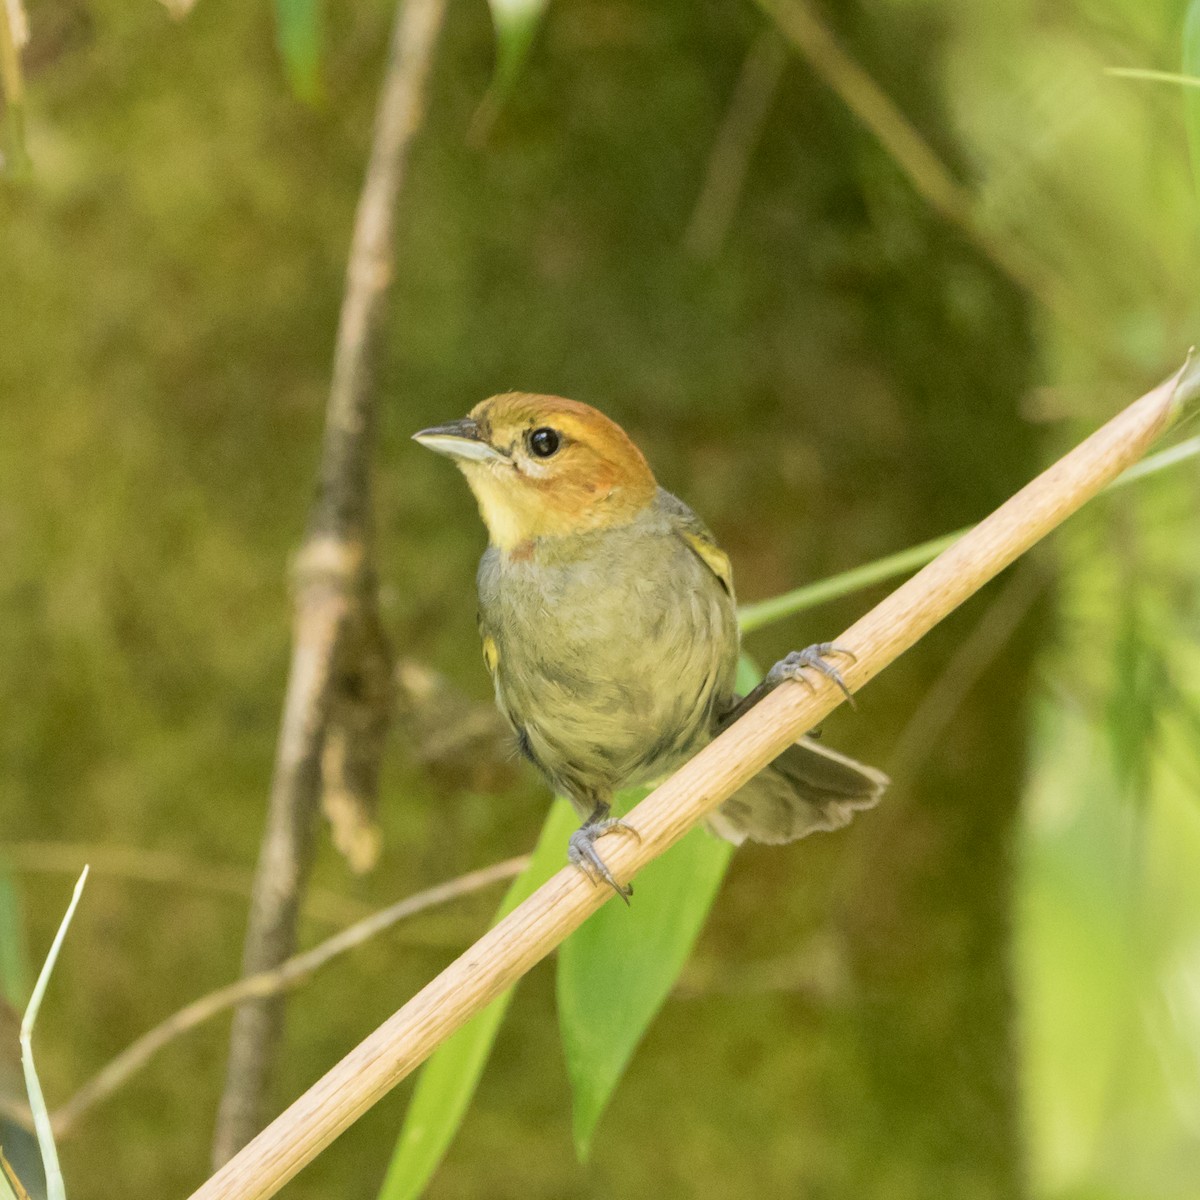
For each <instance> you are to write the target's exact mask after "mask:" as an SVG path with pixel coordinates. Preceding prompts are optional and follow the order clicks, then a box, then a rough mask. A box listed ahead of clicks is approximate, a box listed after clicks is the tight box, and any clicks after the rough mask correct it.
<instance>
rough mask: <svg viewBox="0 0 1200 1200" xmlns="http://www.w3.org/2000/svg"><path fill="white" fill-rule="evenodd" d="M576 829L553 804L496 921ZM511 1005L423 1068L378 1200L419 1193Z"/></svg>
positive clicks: (562, 858)
mask: <svg viewBox="0 0 1200 1200" xmlns="http://www.w3.org/2000/svg"><path fill="white" fill-rule="evenodd" d="M578 824H579V818H578V817H577V816H576V814H575V810H574V809H573V808H572V807H571V806H570V804H568V803H567V801H566V800H556V801H555V802H554V806H553V807H552V808H551V810H550V814H549V816H548V817H547V818H546V823H545V824H544V825H543V826H542V832H541V835H540V836H539V838H538V843H537V847H536V848H535V849H534V852H533V858H532V859H531V861H530V863H529V866H528V867H526V868H525V870H524V872H523V873H522V874H521V875H519V876H518V877H517V878H516V879H515V880H513V883H512V885H511V887H510V888H509V889H508V894H507V895H506V896H505V897H504V901H503V903H502V904H501V905H500V909H499V911H498V912H497V913H496V920H497V921H498V920H500V918H501V917H503V916H505V915H507V914H508V913H509V912H511V911H512V910H513V909H514V908H516V906H517V905H518V904H520V903H521V901H522V900H524V899H525V898H526V897H527V896H529V895H530V894H531V893H532V892H534V891H536V890H537V888H539V887H540V886H541V885H542V884H543V883H545V882H546V880H547V879H549V878H550V877H551V876H552V875H553V874H554V873H555V872H556V871H557V870H559V868H560V867H562V866H563V864H564V863H565V862H566V853H567V839H568V838H569V837H570V836H571V834H572V833H573V832H574V831H575V829H576V827H577V826H578ZM511 999H512V990H511V989H510V990H509V991H507V992H505V993H504V995H503V996H501V997H500V998H499V999H497V1000H493V1001H492V1003H491V1004H490V1005H489V1006H488V1007H487V1008H486V1009H484V1011H483V1012H481V1013H480V1014H479V1015H478V1016H477V1017H475V1018H474V1019H473V1020H472V1021H470V1022H468V1023H467V1024H466V1025H464V1026H463V1027H462V1028H461V1029H460V1030H459V1031H458V1032H457V1033H456V1034H454V1036H453V1037H451V1038H449V1039H448V1040H447V1041H446V1042H444V1043H443V1044H442V1046H441V1047H439V1049H438V1050H437V1052H436V1053H435V1054H434V1055H433V1056H432V1057H431V1058H430V1059H429V1061H428V1062H427V1063H426V1064H425V1066H424V1068H423V1069H422V1071H421V1075H420V1078H419V1079H418V1080H417V1086H416V1090H415V1091H414V1092H413V1098H412V1101H411V1102H410V1103H409V1106H408V1112H407V1113H405V1115H404V1125H403V1126H402V1128H401V1130H400V1139H399V1141H398V1142H397V1143H396V1149H395V1152H394V1153H393V1154H392V1161H391V1163H390V1164H389V1165H388V1171H387V1175H386V1177H385V1178H384V1182H383V1188H382V1190H381V1191H380V1193H379V1200H413V1198H415V1197H417V1196H420V1195H421V1193H422V1192H423V1191H424V1190H425V1187H426V1185H427V1184H428V1183H429V1180H430V1179H431V1178H432V1177H433V1173H434V1172H435V1171H436V1170H437V1168H438V1164H439V1163H441V1161H442V1158H443V1157H444V1156H445V1153H446V1151H447V1149H449V1146H450V1143H451V1141H453V1139H454V1135H455V1134H456V1133H457V1132H458V1127H459V1126H460V1125H461V1124H462V1120H463V1117H464V1116H465V1115H466V1111H467V1106H468V1105H469V1104H470V1103H471V1097H472V1096H473V1095H474V1094H475V1089H476V1088H477V1087H478V1086H479V1079H480V1077H481V1076H482V1074H483V1068H484V1066H485V1065H486V1064H487V1060H488V1055H489V1054H490V1053H491V1049H492V1043H493V1042H494V1041H495V1040H496V1034H497V1033H498V1032H499V1029H500V1025H501V1023H502V1022H503V1020H504V1014H505V1013H506V1012H507V1011H508V1004H509V1001H510V1000H511Z"/></svg>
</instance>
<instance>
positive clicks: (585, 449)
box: [413, 392, 657, 551]
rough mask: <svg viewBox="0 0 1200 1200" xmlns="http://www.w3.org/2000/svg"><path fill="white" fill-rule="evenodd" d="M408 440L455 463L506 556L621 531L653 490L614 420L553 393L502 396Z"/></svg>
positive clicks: (638, 453) (651, 496) (639, 459)
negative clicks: (544, 542) (545, 543)
mask: <svg viewBox="0 0 1200 1200" xmlns="http://www.w3.org/2000/svg"><path fill="white" fill-rule="evenodd" d="M413 438H414V440H416V441H418V442H420V443H421V445H422V446H426V447H428V448H429V449H430V450H434V451H436V452H437V453H438V454H444V455H446V456H447V457H448V458H452V459H454V461H455V463H456V464H457V465H458V467H459V469H460V470H461V471H462V473H463V474H464V475H465V476H466V477H467V483H468V484H469V485H470V487H471V491H472V492H474V493H475V499H476V500H477V501H478V502H479V511H480V513H481V514H482V516H483V520H484V524H485V525H487V528H488V534H489V536H490V538H491V540H492V543H493V545H496V546H498V547H499V548H500V549H501V550H505V551H511V550H514V549H516V548H517V547H518V546H521V545H523V544H525V543H529V542H532V541H533V540H535V539H537V538H544V537H561V536H564V535H568V534H573V533H583V532H586V531H588V530H593V529H603V528H605V527H608V526H613V525H624V524H628V522H630V521H631V520H633V518H634V517H635V516H637V514H638V513H639V512H641V510H642V509H644V508H645V507H646V505H648V504H649V503H650V501H651V500H653V499H654V494H655V491H656V489H657V485H656V484H655V482H654V476H653V474H651V471H650V468H649V466H647V464H646V460H645V458H643V457H642V452H641V451H640V450H639V449H638V448H637V447H636V446H635V445H634V444H633V442H632V441H630V439H629V436H628V434H626V432H625V431H624V430H623V429H622V428H621V427H620V426H619V425H618V424H616V422H614V421H610V420H609V419H608V418H607V417H606V416H605V415H604V414H603V413H600V412H597V411H596V409H594V408H590V407H589V406H588V405H586V404H580V403H579V402H578V401H575V400H564V399H563V398H562V397H561V396H535V395H530V394H529V393H526V392H506V393H505V394H504V395H501V396H493V397H492V398H491V399H490V400H484V401H483V402H482V403H480V404H477V405H476V406H475V407H474V408H473V409H472V410H471V413H470V415H469V416H468V417H466V418H464V419H463V420H461V421H451V422H450V423H449V424H447V425H436V426H434V427H433V428H432V429H422V430H421V432H420V433H415V434H413Z"/></svg>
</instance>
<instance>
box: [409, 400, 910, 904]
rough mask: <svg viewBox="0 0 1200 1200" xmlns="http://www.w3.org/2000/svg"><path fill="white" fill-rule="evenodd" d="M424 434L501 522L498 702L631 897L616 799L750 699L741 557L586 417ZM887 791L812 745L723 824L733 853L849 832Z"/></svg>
mask: <svg viewBox="0 0 1200 1200" xmlns="http://www.w3.org/2000/svg"><path fill="white" fill-rule="evenodd" d="M415 436H416V438H417V440H418V441H420V442H422V444H424V445H426V446H428V447H429V448H430V449H433V450H436V451H438V452H439V453H443V454H446V455H448V456H449V457H451V458H453V459H454V460H455V462H456V463H457V465H458V466H459V467H460V468H461V470H462V471H463V474H464V475H465V476H466V478H467V482H468V483H469V484H470V486H471V490H472V491H473V492H474V494H475V497H476V499H477V500H478V502H479V507H480V512H481V514H482V516H483V519H484V522H485V524H486V525H487V527H488V533H489V537H490V542H491V544H490V545H489V547H488V549H487V551H486V553H485V554H484V556H483V560H482V561H481V563H480V566H479V579H478V583H479V626H480V632H481V634H482V637H483V647H484V659H485V661H486V662H487V665H488V669H489V670H490V671H491V673H492V677H493V679H494V682H495V689H496V702H497V704H498V705H499V706H500V709H501V710H502V711H503V713H504V715H505V716H506V717H507V718H508V720H509V721H510V722H511V724H512V726H513V729H514V731H515V733H516V735H517V739H518V742H519V744H520V746H521V749H522V751H523V752H524V753H525V754H526V756H527V757H528V758H529V759H530V761H531V762H533V763H534V764H535V765H536V766H537V767H538V768H539V769H540V770H541V772H542V773H543V774H544V775H545V776H546V779H547V780H548V782H549V783H550V785H551V787H553V788H554V789H555V790H556V791H559V792H562V793H563V794H565V795H567V796H569V797H570V799H571V800H572V802H573V803H574V805H575V807H576V808H577V809H578V810H579V812H580V814H581V816H583V817H585V818H587V824H586V825H585V829H584V830H581V834H583V833H584V832H585V831H587V833H588V836H587V837H586V838H584V839H583V841H582V842H579V841H578V839H579V838H580V835H576V838H575V839H572V857H573V861H579V862H581V865H583V866H584V867H585V869H586V868H588V867H589V865H590V867H592V868H595V869H597V870H598V871H599V872H600V873H601V874H603V876H604V877H605V878H607V879H608V880H609V882H610V883H612V884H613V886H614V887H618V885H617V884H616V883H615V881H613V880H612V879H611V877H610V876H608V875H607V871H606V868H604V867H603V863H602V862H601V860H600V859H599V858H598V856H597V855H596V854H595V851H594V848H593V847H592V845H591V843H592V842H593V841H594V840H595V837H596V836H597V834H598V833H602V832H603V830H604V828H605V827H606V824H605V822H604V816H605V811H606V806H607V804H608V803H609V801H610V799H611V797H612V795H613V793H614V792H616V791H618V790H620V789H622V788H626V787H632V786H634V785H637V784H645V783H651V782H653V781H655V780H657V779H660V778H662V777H664V776H666V775H668V774H669V773H670V772H671V771H673V770H674V769H675V768H676V767H678V766H680V765H681V764H682V763H683V762H685V761H686V760H687V759H688V758H690V757H691V756H692V755H693V754H695V753H696V751H697V750H699V749H700V748H701V747H702V746H704V745H705V744H706V743H707V742H709V741H710V740H711V739H712V738H713V737H714V736H715V735H716V733H717V732H718V731H719V728H720V723H721V719H722V717H723V716H725V715H726V714H728V713H729V712H730V710H731V709H732V708H733V707H734V705H735V704H736V703H737V700H738V696H737V695H736V693H735V691H734V680H735V677H736V673H737V660H738V628H737V617H736V612H735V608H734V596H733V579H732V574H731V571H730V567H729V560H728V558H727V557H726V556H725V554H724V553H723V551H722V550H721V549H720V547H718V546H717V544H716V542H715V541H714V539H713V537H712V535H711V534H710V533H709V531H708V530H707V529H706V528H705V526H704V524H703V522H702V521H701V520H700V519H699V518H698V517H697V516H696V515H695V513H693V512H692V510H691V509H690V508H688V506H687V505H686V504H684V503H683V502H682V501H681V500H679V499H677V498H676V497H675V496H672V495H671V494H670V493H669V492H666V491H664V490H663V489H662V488H660V487H658V486H657V484H656V483H655V482H654V476H653V474H652V473H651V471H650V468H649V466H648V465H647V464H646V460H645V459H644V458H643V457H642V454H641V452H640V451H639V450H638V449H637V447H636V446H635V445H634V444H633V442H632V441H630V440H629V438H628V436H627V435H626V434H625V432H624V430H622V429H621V428H620V427H619V426H618V425H616V424H614V423H613V422H612V421H610V420H609V419H608V418H607V417H605V416H603V415H602V414H601V413H599V412H597V411H596V410H595V409H593V408H589V407H588V406H587V405H584V404H579V403H577V402H576V401H572V400H564V399H562V398H560V397H555V396H535V395H529V394H526V393H509V394H507V395H502V396H494V397H492V398H491V399H490V400H485V401H484V402H483V403H482V404H479V405H477V406H476V408H475V409H474V410H473V411H472V413H471V415H470V416H469V417H468V418H466V419H465V420H462V421H456V422H451V423H450V424H449V425H443V426H438V427H437V428H434V429H427V430H423V431H422V432H421V433H419V434H417V435H415ZM809 665H811V660H810V662H809ZM818 665H819V664H818ZM822 669H827V668H822ZM835 677H836V675H835ZM887 782H888V781H887V777H886V776H884V775H883V774H881V773H880V772H879V771H876V770H874V769H873V768H871V767H865V766H863V765H862V764H860V763H856V762H855V761H854V760H853V759H850V758H846V757H845V756H844V755H840V754H838V753H836V751H832V750H829V749H827V748H826V747H824V746H822V745H819V744H818V743H816V742H813V741H812V740H811V739H808V738H802V739H801V740H800V741H799V742H797V743H796V744H795V745H793V746H792V747H790V748H789V749H788V750H786V751H785V752H784V753H783V754H782V755H780V756H779V758H777V759H776V760H775V761H774V762H773V763H772V764H771V765H770V766H769V767H767V768H766V769H765V770H764V771H762V772H760V773H759V774H758V775H757V776H755V778H754V779H752V780H751V781H750V782H749V783H748V784H746V785H745V786H744V787H743V788H742V789H741V790H740V791H738V792H737V793H736V794H735V795H734V796H733V797H732V798H731V799H729V800H728V801H726V803H725V804H724V805H723V806H722V807H721V808H720V809H719V810H718V811H717V813H715V814H714V815H713V817H712V818H711V819H710V825H711V827H712V828H713V829H714V830H715V831H716V832H717V833H719V834H720V835H721V836H722V837H725V838H728V839H729V840H731V841H734V842H741V841H743V840H744V839H745V838H750V839H752V840H754V841H760V842H773V843H775V842H788V841H792V840H794V839H795V838H798V837H803V836H804V835H805V834H807V833H812V832H814V831H816V830H828V829H837V828H840V827H841V826H842V825H845V824H846V823H847V822H848V821H849V820H850V818H851V817H852V815H853V813H854V811H855V810H856V809H860V808H867V807H870V806H871V805H872V804H874V803H875V802H876V801H877V800H878V799H879V796H880V795H881V794H882V792H883V790H884V788H885V787H886V786H887ZM609 824H611V823H609ZM618 890H619V891H622V894H625V890H624V889H621V888H619V887H618Z"/></svg>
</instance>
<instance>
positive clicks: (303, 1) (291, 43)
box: [275, 0, 325, 104]
mask: <svg viewBox="0 0 1200 1200" xmlns="http://www.w3.org/2000/svg"><path fill="white" fill-rule="evenodd" d="M324 32H325V13H324V8H323V4H322V0H275V44H276V45H277V46H278V47H279V55H280V57H281V58H282V59H283V68H284V71H285V72H286V73H287V78H288V83H289V84H290V85H291V88H292V91H293V92H294V93H295V95H296V96H297V97H298V98H299V99H301V100H303V101H304V102H305V103H306V104H316V103H317V102H318V101H319V100H320V99H321V54H322V49H323V43H324Z"/></svg>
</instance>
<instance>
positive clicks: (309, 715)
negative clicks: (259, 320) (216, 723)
mask: <svg viewBox="0 0 1200 1200" xmlns="http://www.w3.org/2000/svg"><path fill="white" fill-rule="evenodd" d="M444 7H445V4H444V0H406V2H405V3H403V4H402V5H401V7H400V9H399V11H398V13H397V16H396V23H395V26H394V29H393V33H392V41H391V49H390V54H389V58H388V64H387V69H386V75H385V78H384V82H383V88H382V91H381V93H380V99H379V107H378V110H377V112H376V118H375V131H374V137H373V141H372V147H371V160H370V163H369V165H368V167H367V175H366V181H365V183H364V185H363V191H362V195H361V196H360V198H359V203H358V211H357V214H356V216H355V225H354V237H353V243H352V245H351V249H350V261H349V265H348V267H347V272H346V294H345V299H344V300H343V303H342V312H341V318H340V320H339V324H338V335H337V346H336V350H335V352H334V363H333V383H332V386H331V389H330V395H329V405H328V408H327V411H326V421H325V438H324V444H323V446H322V452H321V463H320V468H319V475H318V488H317V497H316V501H315V503H314V506H313V510H312V513H311V516H310V520H309V526H308V532H307V534H306V536H305V540H304V544H303V546H302V547H301V549H300V553H299V554H298V556H297V559H296V564H295V571H294V586H295V626H294V641H293V650H292V662H291V670H290V675H289V678H288V687H287V697H286V700H285V703H284V715H283V724H282V728H281V731H280V737H279V746H278V749H277V752H276V760H275V773H274V777H273V779H272V783H271V797H270V803H269V808H268V812H267V827H266V830H265V832H264V834H263V842H262V847H261V850H260V853H259V863H258V871H257V875H256V878H255V889H254V899H253V901H252V903H251V909H250V920H249V927H248V929H247V933H246V945H245V950H244V952H243V956H242V973H243V974H244V975H257V974H259V973H261V972H263V971H270V970H272V969H274V968H275V967H277V966H278V965H279V964H280V963H282V962H283V961H284V960H285V959H286V958H288V956H289V955H290V954H291V953H292V951H293V950H294V949H295V944H296V916H297V913H298V911H299V905H300V898H301V895H302V893H303V891H304V887H305V882H306V879H307V876H308V870H309V865H310V861H311V858H312V849H313V837H314V826H315V822H316V814H317V806H318V802H319V801H320V799H321V798H322V795H325V796H327V797H328V798H329V803H328V806H327V807H329V808H330V809H332V811H333V812H334V813H335V815H339V816H340V817H341V818H342V819H341V823H340V824H339V827H338V830H337V831H336V833H335V837H337V838H338V840H340V841H341V842H342V843H343V845H349V847H350V849H351V854H352V857H353V856H354V855H357V856H358V863H359V865H361V864H362V862H364V861H367V860H369V859H370V857H371V848H372V845H373V840H372V839H373V834H372V832H371V819H370V815H369V814H370V812H371V808H372V799H373V796H372V793H373V792H374V789H375V786H376V783H377V779H378V763H379V755H380V753H381V750H382V741H383V732H384V729H385V726H386V721H387V699H388V684H387V681H388V675H389V658H390V655H389V651H388V648H387V644H386V641H385V639H384V636H383V631H382V628H381V626H380V623H379V616H378V609H377V603H376V580H375V573H374V569H373V566H372V549H373V545H372V544H373V530H372V520H371V486H370V480H371V457H372V448H373V443H374V433H375V405H374V393H373V390H372V387H371V371H372V367H373V365H374V362H375V359H376V351H377V343H378V340H379V333H380V330H381V327H382V324H383V316H384V310H385V306H384V300H385V298H386V294H387V290H388V285H389V283H390V281H391V278H392V274H393V243H394V212H395V207H396V200H397V197H398V195H399V193H400V190H401V186H402V184H403V180H404V173H405V166H406V163H407V159H408V152H409V149H410V148H411V146H412V142H413V139H414V137H415V135H416V133H417V131H418V129H419V128H420V126H421V118H422V115H423V111H424V96H425V87H426V81H427V79H428V76H429V70H430V63H431V60H432V57H433V48H434V43H435V42H436V40H437V34H438V30H439V29H440V27H441V23H442V16H443V12H444ZM345 814H349V817H348V818H347V817H346V816H345ZM364 830H365V831H366V832H365V834H364ZM364 837H365V839H366V840H365V842H364ZM364 846H365V850H364ZM282 1026H283V997H282V996H270V997H265V998H257V999H253V1000H248V1001H246V1002H245V1003H243V1004H242V1005H241V1006H240V1007H239V1008H238V1010H237V1012H236V1014H235V1016H234V1021H233V1030H232V1033H231V1038H230V1048H229V1064H228V1069H227V1073H226V1079H225V1090H224V1093H223V1095H222V1097H221V1106H220V1110H219V1112H218V1115H217V1125H216V1131H215V1133H214V1138H213V1161H214V1162H215V1163H216V1164H218V1165H219V1164H220V1163H223V1162H225V1161H226V1160H227V1159H228V1158H229V1157H230V1156H231V1155H233V1154H234V1153H236V1151H237V1150H238V1149H239V1148H240V1147H241V1146H242V1145H244V1144H245V1142H246V1141H247V1140H248V1139H249V1138H250V1137H251V1136H253V1134H254V1133H255V1132H256V1131H257V1130H258V1128H259V1127H260V1125H261V1124H262V1115H263V1099H264V1094H265V1091H266V1086H267V1081H268V1078H269V1075H270V1070H271V1066H272V1064H273V1062H274V1060H275V1057H276V1050H277V1047H278V1043H279V1039H280V1035H281V1032H282Z"/></svg>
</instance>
